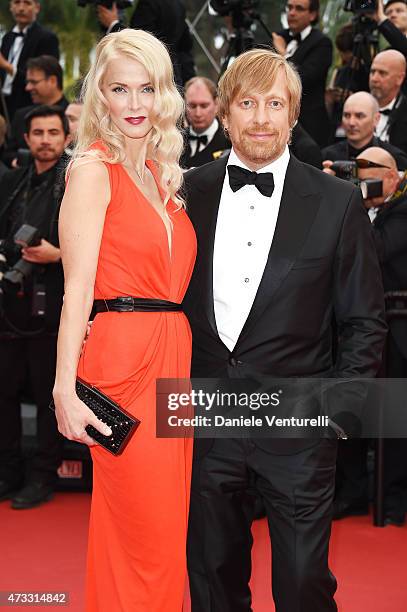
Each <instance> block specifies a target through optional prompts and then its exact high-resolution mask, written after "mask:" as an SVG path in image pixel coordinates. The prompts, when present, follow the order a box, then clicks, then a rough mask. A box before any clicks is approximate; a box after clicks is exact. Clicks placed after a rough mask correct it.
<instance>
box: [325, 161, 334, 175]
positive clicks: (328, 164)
mask: <svg viewBox="0 0 407 612" xmlns="http://www.w3.org/2000/svg"><path fill="white" fill-rule="evenodd" d="M332 164H333V161H331V160H330V159H326V160H325V161H323V162H322V166H323V172H325V173H326V174H331V175H332V176H336V173H335V172H334V170H331V166H332Z"/></svg>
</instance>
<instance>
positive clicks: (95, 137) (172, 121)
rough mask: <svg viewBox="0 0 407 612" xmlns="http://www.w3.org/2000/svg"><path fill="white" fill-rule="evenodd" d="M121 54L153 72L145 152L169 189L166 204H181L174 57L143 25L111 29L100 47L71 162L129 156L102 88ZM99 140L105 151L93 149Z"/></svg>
mask: <svg viewBox="0 0 407 612" xmlns="http://www.w3.org/2000/svg"><path fill="white" fill-rule="evenodd" d="M120 56H126V57H129V58H131V59H134V60H136V61H138V62H140V64H142V65H143V66H144V68H145V69H146V71H147V73H148V75H149V78H150V80H151V83H152V85H153V87H154V91H155V101H154V108H153V112H152V114H151V116H150V121H151V123H152V126H153V128H152V130H151V131H150V133H149V135H148V138H149V142H148V148H147V158H148V159H152V160H154V161H155V162H156V164H157V167H158V171H159V177H160V181H161V185H162V187H163V189H164V190H165V192H166V195H165V201H164V204H165V205H166V204H167V202H168V200H169V199H170V198H171V199H172V200H173V201H174V202H176V203H177V204H178V205H179V206H183V204H184V202H183V200H182V198H181V197H180V195H179V190H180V187H181V185H182V181H183V173H182V170H181V168H180V166H179V158H180V155H181V153H182V149H183V138H182V135H181V132H180V128H181V121H182V117H183V113H184V102H183V99H182V97H181V95H180V93H179V92H178V90H177V88H176V85H175V83H174V75H173V68H172V63H171V59H170V56H169V54H168V51H167V49H166V47H165V45H163V43H161V42H160V41H159V40H157V38H155V37H154V36H152V34H149V33H148V32H144V31H143V30H132V29H125V30H122V31H121V32H116V33H114V34H109V35H108V36H105V37H104V38H103V39H102V40H101V41H100V42H99V44H98V46H97V47H96V59H95V62H94V64H93V65H92V67H91V69H90V70H89V72H88V74H87V75H86V77H85V79H84V82H83V87H82V93H81V98H82V99H83V105H84V108H83V112H82V115H81V119H80V122H79V129H78V138H77V144H76V146H75V149H74V153H73V157H72V163H73V164H74V163H75V161H80V160H81V161H82V160H83V161H85V160H86V159H95V158H97V159H101V160H102V161H107V162H109V163H112V164H116V163H123V162H124V161H125V147H124V144H125V143H124V135H123V134H121V133H120V132H119V130H118V129H117V128H116V127H115V125H114V124H113V122H112V121H111V118H110V115H109V110H108V106H107V101H106V99H105V97H104V95H103V93H102V90H101V82H102V79H103V77H104V74H105V71H106V67H107V65H108V62H109V61H111V60H112V59H116V58H118V57H120ZM96 141H102V143H103V144H104V149H105V151H101V150H100V149H94V148H92V149H90V147H91V145H92V144H93V143H95V142H96Z"/></svg>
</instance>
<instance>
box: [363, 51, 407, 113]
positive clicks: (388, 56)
mask: <svg viewBox="0 0 407 612" xmlns="http://www.w3.org/2000/svg"><path fill="white" fill-rule="evenodd" d="M405 76H406V59H405V57H404V55H403V54H402V53H400V51H396V50H395V49H387V50H386V51H381V52H380V53H378V54H377V55H376V56H375V57H374V59H373V62H372V65H371V67H370V76H369V88H370V93H371V94H372V95H373V96H374V97H375V98H376V100H377V101H378V103H379V107H380V108H383V107H384V106H387V104H390V102H391V101H392V100H394V99H395V98H396V97H397V96H398V95H399V93H400V88H401V86H402V84H403V81H404V78H405Z"/></svg>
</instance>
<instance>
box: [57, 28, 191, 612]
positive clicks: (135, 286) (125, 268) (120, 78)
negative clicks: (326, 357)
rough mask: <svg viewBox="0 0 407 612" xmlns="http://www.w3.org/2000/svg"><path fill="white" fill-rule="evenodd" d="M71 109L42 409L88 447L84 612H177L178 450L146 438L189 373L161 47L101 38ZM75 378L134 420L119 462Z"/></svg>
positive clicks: (185, 465)
mask: <svg viewBox="0 0 407 612" xmlns="http://www.w3.org/2000/svg"><path fill="white" fill-rule="evenodd" d="M83 99H84V108H83V113H82V116H81V120H80V126H79V133H78V143H77V146H76V149H75V151H74V155H73V161H72V164H71V166H70V169H69V172H68V174H69V177H68V182H67V189H66V193H65V197H64V200H63V203H62V208H61V216H60V240H61V250H62V260H63V265H64V271H65V299H64V306H63V310H62V316H61V326H60V331H59V339H58V361H57V374H56V382H55V388H54V400H55V404H56V413H57V418H58V424H59V429H60V431H61V433H63V434H64V435H65V436H66V437H67V438H69V439H71V440H77V441H79V442H83V443H85V444H88V445H89V446H91V452H92V458H93V464H94V488H93V497H92V509H91V518H90V535H89V548H88V565H87V589H86V590H87V596H86V610H87V612H96V611H97V612H103V611H106V612H112V611H114V612H142V611H143V612H163V611H164V610H165V611H166V612H181V610H182V601H183V594H184V585H185V572H186V569H185V568H186V560H185V541H186V531H187V513H188V504H189V483H190V473H191V455H192V441H191V440H184V439H172V440H168V439H157V438H156V437H155V381H156V379H157V378H160V377H163V378H167V377H181V378H182V377H188V376H189V371H190V357H191V334H190V328H189V326H188V323H187V320H186V318H185V316H184V314H183V313H182V312H180V311H179V310H180V306H179V304H180V303H181V302H182V299H183V296H184V293H185V290H186V288H187V286H188V282H189V279H190V276H191V272H192V268H193V265H194V260H195V253H196V241H195V234H194V232H193V229H192V226H191V224H190V222H189V220H188V217H187V215H186V213H185V211H184V208H183V201H182V200H181V199H180V197H179V195H178V192H179V188H180V186H181V181H182V172H181V170H180V168H179V166H178V159H179V156H180V153H181V150H182V137H181V135H180V132H179V131H178V128H177V125H178V122H179V121H180V117H181V115H182V111H183V103H182V99H181V97H180V95H179V93H178V92H177V89H176V88H175V86H174V80H173V73H172V65H171V61H170V58H169V56H168V53H167V51H166V49H165V47H164V45H162V44H161V43H160V42H159V41H158V40H157V39H155V38H154V37H153V36H152V35H150V34H148V33H146V32H143V31H139V30H123V31H121V32H119V33H115V34H110V35H109V36H106V37H105V38H103V40H102V41H101V42H100V43H99V45H98V47H97V52H96V60H95V63H94V65H93V67H92V68H91V70H90V72H89V74H88V75H87V77H86V79H85V83H84V92H83ZM126 297H132V298H134V300H130V301H131V302H132V310H131V311H130V312H129V311H128V304H127V302H128V301H129V300H127V301H126V300H123V298H126ZM140 298H142V300H141V301H140ZM94 300H95V306H96V311H97V312H98V314H97V316H96V317H95V321H94V323H93V325H92V329H91V332H90V335H89V338H88V340H87V342H86V344H85V347H84V350H83V351H82V353H81V347H82V342H83V338H84V336H85V331H86V326H87V321H88V318H89V314H90V312H91V309H92V305H93V303H94ZM149 307H150V308H153V309H154V311H146V309H148V308H149ZM123 310H125V312H123ZM77 374H78V375H79V376H80V377H81V378H82V379H84V380H85V381H87V382H89V383H91V384H93V385H95V386H96V387H98V388H99V389H101V390H102V391H103V392H104V393H106V394H107V395H108V396H110V397H111V398H112V399H113V400H115V401H116V402H117V403H119V404H120V405H121V406H123V407H124V408H125V409H127V410H128V411H129V412H130V413H131V414H132V415H134V416H135V417H137V418H138V419H140V421H141V425H140V426H139V428H138V429H137V431H136V433H135V435H134V436H133V437H132V439H131V441H130V443H129V444H128V446H127V447H126V448H125V450H124V452H123V453H122V454H121V455H119V456H117V457H115V456H113V455H111V454H110V453H108V452H107V451H106V450H105V449H104V448H103V447H101V446H97V445H95V442H94V440H93V439H92V438H90V437H89V436H88V435H87V433H86V432H85V427H86V426H87V425H88V424H92V425H94V426H95V427H96V428H97V429H99V430H100V431H101V432H102V433H105V434H109V430H108V429H106V426H105V425H104V424H103V423H101V422H100V421H98V420H97V419H96V417H95V416H94V415H93V413H92V412H91V411H90V410H89V409H88V408H87V407H86V406H85V404H83V403H82V402H81V401H80V400H79V399H78V397H77V395H76V393H75V378H76V376H77Z"/></svg>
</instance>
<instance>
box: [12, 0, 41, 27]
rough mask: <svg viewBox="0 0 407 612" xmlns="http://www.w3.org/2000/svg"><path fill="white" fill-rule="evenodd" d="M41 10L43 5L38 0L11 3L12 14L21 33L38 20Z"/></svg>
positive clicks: (17, 0) (13, 0) (13, 1)
mask: <svg viewBox="0 0 407 612" xmlns="http://www.w3.org/2000/svg"><path fill="white" fill-rule="evenodd" d="M40 9H41V3H40V2H37V1H36V0H11V1H10V13H11V14H12V16H13V19H14V21H15V23H16V25H17V26H18V28H19V29H20V30H21V31H23V30H24V28H26V27H28V26H30V25H31V24H32V23H33V22H34V21H35V20H36V19H37V15H38V13H39V12H40Z"/></svg>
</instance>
